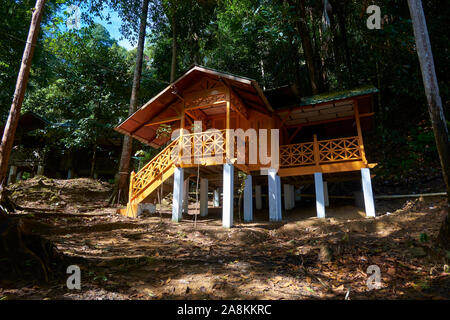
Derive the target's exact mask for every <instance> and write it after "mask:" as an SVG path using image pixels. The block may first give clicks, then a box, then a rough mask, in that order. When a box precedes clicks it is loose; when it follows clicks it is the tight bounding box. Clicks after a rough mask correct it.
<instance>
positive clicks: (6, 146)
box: [0, 0, 45, 194]
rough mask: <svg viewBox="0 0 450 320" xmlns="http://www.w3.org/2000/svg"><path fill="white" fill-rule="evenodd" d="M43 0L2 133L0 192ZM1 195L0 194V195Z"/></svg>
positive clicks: (38, 5)
mask: <svg viewBox="0 0 450 320" xmlns="http://www.w3.org/2000/svg"><path fill="white" fill-rule="evenodd" d="M44 6H45V0H37V1H36V5H35V7H34V12H33V16H32V18H31V24H30V29H29V32H28V37H27V42H26V45H25V50H24V52H23V57H22V64H21V66H20V70H19V74H18V76H17V83H16V88H15V91H14V96H13V100H12V104H11V109H10V112H9V116H8V121H7V122H6V126H5V130H4V132H3V137H2V143H1V146H0V191H1V190H2V189H3V186H4V183H5V180H6V174H7V170H8V161H9V157H10V155H11V149H12V146H13V143H14V136H15V133H16V129H17V124H18V122H19V117H20V110H21V108H22V103H23V99H24V97H25V91H26V88H27V84H28V77H29V74H30V68H31V61H32V59H33V54H34V48H35V45H36V40H37V37H38V35H39V28H40V25H41V19H42V14H43V12H44ZM0 194H1V193H0Z"/></svg>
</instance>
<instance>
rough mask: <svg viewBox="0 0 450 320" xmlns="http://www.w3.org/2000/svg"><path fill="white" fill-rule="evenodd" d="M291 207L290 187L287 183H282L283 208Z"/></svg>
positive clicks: (288, 208)
mask: <svg viewBox="0 0 450 320" xmlns="http://www.w3.org/2000/svg"><path fill="white" fill-rule="evenodd" d="M290 209H291V187H290V185H288V184H287V183H285V184H284V210H290Z"/></svg>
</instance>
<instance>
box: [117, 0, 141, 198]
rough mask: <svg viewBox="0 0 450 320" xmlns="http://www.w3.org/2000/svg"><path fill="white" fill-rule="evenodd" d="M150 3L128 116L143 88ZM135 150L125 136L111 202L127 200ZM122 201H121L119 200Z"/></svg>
mask: <svg viewBox="0 0 450 320" xmlns="http://www.w3.org/2000/svg"><path fill="white" fill-rule="evenodd" d="M148 3H149V0H144V1H143V3H142V12H141V22H140V28H139V40H138V47H137V53H136V67H135V69H134V77H133V88H132V90H131V98H130V107H129V109H128V115H130V116H131V115H132V114H133V113H135V112H136V110H137V106H138V96H139V89H140V86H141V75H142V61H143V56H144V43H145V29H146V28H147V15H148ZM132 149H133V140H132V138H131V137H129V136H125V137H124V139H123V145H122V155H121V157H120V165H119V179H118V183H117V189H116V190H115V192H114V194H113V197H111V199H110V202H111V203H114V202H115V195H116V194H120V195H121V198H123V199H126V198H127V194H128V192H127V189H128V188H127V182H128V175H129V173H130V162H131V153H132ZM119 201H121V199H119Z"/></svg>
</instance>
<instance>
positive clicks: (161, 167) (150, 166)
mask: <svg viewBox="0 0 450 320" xmlns="http://www.w3.org/2000/svg"><path fill="white" fill-rule="evenodd" d="M178 142H179V139H175V140H173V141H172V142H171V143H170V144H169V145H168V146H167V147H166V148H164V150H162V151H161V152H160V153H159V154H158V155H156V156H155V157H154V158H153V159H152V160H150V162H149V163H147V164H146V165H145V166H144V167H143V168H142V169H141V170H139V171H138V172H137V173H134V172H132V173H131V177H130V189H129V201H128V204H127V208H126V209H124V210H121V211H120V213H121V214H122V215H125V216H127V217H134V218H135V217H136V216H137V207H138V204H139V203H141V202H142V201H144V200H145V199H146V198H147V197H148V196H149V195H150V194H151V193H153V192H154V191H155V190H157V188H158V187H159V186H160V185H161V184H162V183H163V182H164V181H165V180H167V179H168V178H170V177H171V176H172V175H173V173H174V171H175V162H174V161H173V160H174V158H173V157H174V155H173V153H174V152H177V150H178V148H177V145H178Z"/></svg>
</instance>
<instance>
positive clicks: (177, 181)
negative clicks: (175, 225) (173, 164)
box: [172, 168, 184, 222]
mask: <svg viewBox="0 0 450 320" xmlns="http://www.w3.org/2000/svg"><path fill="white" fill-rule="evenodd" d="M183 179H184V169H183V168H175V172H174V174H173V205H172V221H175V222H179V221H181V219H182V218H183V213H182V209H183V189H184V188H183V187H184V181H183Z"/></svg>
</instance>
